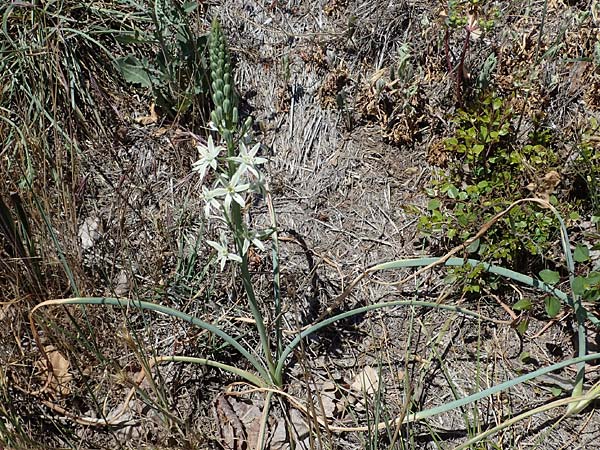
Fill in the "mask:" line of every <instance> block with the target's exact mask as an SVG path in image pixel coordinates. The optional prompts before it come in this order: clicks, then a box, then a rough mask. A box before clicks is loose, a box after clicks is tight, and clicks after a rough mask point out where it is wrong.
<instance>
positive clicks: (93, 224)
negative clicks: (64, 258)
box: [77, 217, 101, 250]
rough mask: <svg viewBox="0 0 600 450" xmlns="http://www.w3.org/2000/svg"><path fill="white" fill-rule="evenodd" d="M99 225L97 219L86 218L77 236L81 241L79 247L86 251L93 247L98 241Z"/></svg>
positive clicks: (99, 235)
mask: <svg viewBox="0 0 600 450" xmlns="http://www.w3.org/2000/svg"><path fill="white" fill-rule="evenodd" d="M99 230H100V223H99V221H98V219H97V218H94V217H87V218H86V219H85V220H84V221H83V223H82V224H81V226H80V227H79V231H78V232H77V235H78V236H79V239H81V247H82V248H83V249H84V250H88V249H90V248H92V247H93V246H94V243H95V242H96V241H97V240H98V239H100V237H101V234H100V231H99Z"/></svg>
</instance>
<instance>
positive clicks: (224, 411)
mask: <svg viewBox="0 0 600 450" xmlns="http://www.w3.org/2000/svg"><path fill="white" fill-rule="evenodd" d="M213 411H214V416H215V421H216V425H217V428H218V430H219V435H220V436H221V439H220V444H221V446H222V447H223V448H224V449H226V450H244V449H254V448H257V444H258V438H259V433H260V427H261V420H262V411H261V409H260V408H259V407H258V406H256V405H254V404H253V403H247V402H244V401H241V400H237V399H236V398H234V397H230V396H227V395H225V394H220V395H219V396H218V397H217V399H216V400H215V402H214V406H213Z"/></svg>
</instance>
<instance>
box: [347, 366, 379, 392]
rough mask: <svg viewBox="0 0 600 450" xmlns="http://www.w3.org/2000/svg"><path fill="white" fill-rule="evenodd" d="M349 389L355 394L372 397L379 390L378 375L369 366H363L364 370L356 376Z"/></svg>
mask: <svg viewBox="0 0 600 450" xmlns="http://www.w3.org/2000/svg"><path fill="white" fill-rule="evenodd" d="M350 388H351V389H352V390H354V391H356V392H363V393H365V394H367V395H373V394H374V393H375V392H377V390H378V389H379V375H378V374H377V371H376V370H375V369H373V368H372V367H371V366H365V367H364V369H363V370H362V371H361V372H360V373H358V374H357V375H356V377H355V378H354V381H353V383H352V384H351V385H350Z"/></svg>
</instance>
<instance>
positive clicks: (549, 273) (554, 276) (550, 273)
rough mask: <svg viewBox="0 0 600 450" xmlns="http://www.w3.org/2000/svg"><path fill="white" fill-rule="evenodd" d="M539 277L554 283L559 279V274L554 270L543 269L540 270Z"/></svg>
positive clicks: (550, 283)
mask: <svg viewBox="0 0 600 450" xmlns="http://www.w3.org/2000/svg"><path fill="white" fill-rule="evenodd" d="M540 278H541V279H542V281H543V282H544V283H547V284H549V285H555V284H556V283H558V282H559V281H560V275H559V274H558V272H556V271H554V270H549V269H544V270H542V271H541V272H540Z"/></svg>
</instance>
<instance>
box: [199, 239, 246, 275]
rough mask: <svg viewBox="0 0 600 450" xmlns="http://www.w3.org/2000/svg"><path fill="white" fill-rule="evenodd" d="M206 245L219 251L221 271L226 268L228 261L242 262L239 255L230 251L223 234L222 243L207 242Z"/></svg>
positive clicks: (218, 259) (218, 257)
mask: <svg viewBox="0 0 600 450" xmlns="http://www.w3.org/2000/svg"><path fill="white" fill-rule="evenodd" d="M206 243H207V244H208V245H210V246H211V247H212V248H214V249H215V250H216V251H217V261H218V262H219V264H220V265H221V271H223V269H224V268H225V264H226V263H227V261H235V262H239V263H241V262H242V258H241V257H240V256H239V255H236V254H235V253H231V252H230V251H229V248H228V247H227V238H226V236H225V233H221V242H215V241H206Z"/></svg>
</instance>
